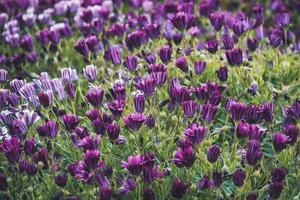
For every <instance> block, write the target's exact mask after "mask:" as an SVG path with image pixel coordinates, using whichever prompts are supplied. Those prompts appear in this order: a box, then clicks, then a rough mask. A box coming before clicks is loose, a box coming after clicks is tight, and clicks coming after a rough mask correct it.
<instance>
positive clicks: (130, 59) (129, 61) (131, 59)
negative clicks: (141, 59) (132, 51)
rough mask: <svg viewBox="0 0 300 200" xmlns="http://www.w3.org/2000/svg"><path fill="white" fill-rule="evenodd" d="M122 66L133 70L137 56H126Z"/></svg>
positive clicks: (135, 66)
mask: <svg viewBox="0 0 300 200" xmlns="http://www.w3.org/2000/svg"><path fill="white" fill-rule="evenodd" d="M124 66H125V67H126V68H127V69H128V70H129V71H134V70H135V69H136V68H137V57H136V56H130V55H129V56H126V59H125V63H124Z"/></svg>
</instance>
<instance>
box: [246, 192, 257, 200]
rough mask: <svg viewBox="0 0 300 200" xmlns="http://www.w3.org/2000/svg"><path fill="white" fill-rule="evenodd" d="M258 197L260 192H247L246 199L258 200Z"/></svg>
mask: <svg viewBox="0 0 300 200" xmlns="http://www.w3.org/2000/svg"><path fill="white" fill-rule="evenodd" d="M257 199H258V194H256V193H252V192H251V193H249V194H247V197H246V200H257Z"/></svg>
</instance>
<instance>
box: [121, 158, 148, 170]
mask: <svg viewBox="0 0 300 200" xmlns="http://www.w3.org/2000/svg"><path fill="white" fill-rule="evenodd" d="M144 162H145V160H144V156H141V155H131V156H129V157H128V160H127V162H126V161H122V167H123V168H126V169H127V170H128V171H129V172H130V173H131V174H132V175H139V174H140V173H141V172H142V170H143V165H144V164H145V163H144Z"/></svg>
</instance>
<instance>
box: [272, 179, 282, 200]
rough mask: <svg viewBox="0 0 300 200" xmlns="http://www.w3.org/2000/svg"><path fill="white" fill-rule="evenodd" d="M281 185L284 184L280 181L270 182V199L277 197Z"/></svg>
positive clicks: (280, 190)
mask: <svg viewBox="0 0 300 200" xmlns="http://www.w3.org/2000/svg"><path fill="white" fill-rule="evenodd" d="M283 186H284V184H283V183H280V182H272V183H270V185H269V194H270V197H271V198H272V199H278V198H279V196H280V194H281V192H282V190H283Z"/></svg>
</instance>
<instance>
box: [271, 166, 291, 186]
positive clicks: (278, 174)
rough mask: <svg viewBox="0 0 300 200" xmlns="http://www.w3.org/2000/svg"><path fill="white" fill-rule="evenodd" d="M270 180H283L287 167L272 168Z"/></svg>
mask: <svg viewBox="0 0 300 200" xmlns="http://www.w3.org/2000/svg"><path fill="white" fill-rule="evenodd" d="M271 175H272V182H280V183H282V182H284V179H285V177H286V175H287V169H286V168H283V167H276V168H273V170H272V172H271Z"/></svg>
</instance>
